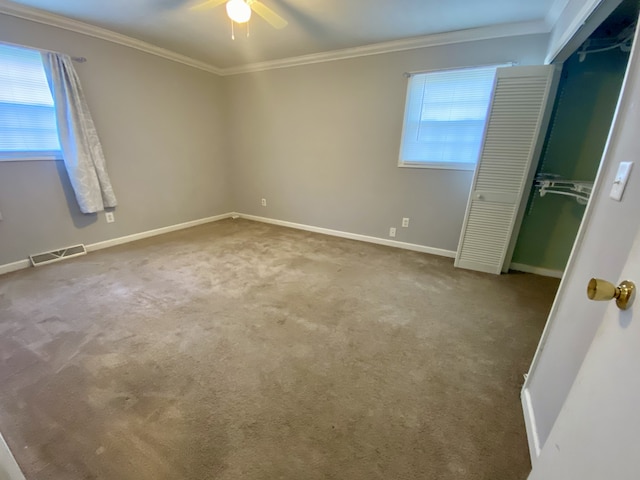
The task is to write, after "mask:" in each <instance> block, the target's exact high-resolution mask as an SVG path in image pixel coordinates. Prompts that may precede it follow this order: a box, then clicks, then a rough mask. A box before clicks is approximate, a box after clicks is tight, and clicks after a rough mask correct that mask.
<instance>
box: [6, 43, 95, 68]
mask: <svg viewBox="0 0 640 480" xmlns="http://www.w3.org/2000/svg"><path fill="white" fill-rule="evenodd" d="M0 45H9V46H10V47H18V48H28V49H29V50H36V51H38V52H41V53H57V54H58V55H66V54H64V53H61V52H56V51H55V50H47V49H46V48H37V47H30V46H28V45H19V44H17V43H11V42H4V41H3V42H0ZM71 60H73V61H74V62H77V63H85V62H86V61H87V59H86V57H71Z"/></svg>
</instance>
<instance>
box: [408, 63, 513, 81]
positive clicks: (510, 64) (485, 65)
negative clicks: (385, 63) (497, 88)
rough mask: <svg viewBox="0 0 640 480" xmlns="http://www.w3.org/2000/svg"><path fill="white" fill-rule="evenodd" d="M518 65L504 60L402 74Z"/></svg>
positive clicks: (409, 74) (409, 73) (409, 75)
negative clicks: (501, 61)
mask: <svg viewBox="0 0 640 480" xmlns="http://www.w3.org/2000/svg"><path fill="white" fill-rule="evenodd" d="M516 65H518V62H514V61H511V62H503V63H485V64H482V65H471V66H466V67H450V68H432V69H431V70H418V71H413V72H404V73H403V74H402V76H403V77H405V78H409V77H411V76H413V75H419V74H421V73H433V72H446V71H447V70H449V71H451V70H472V69H474V68H485V67H496V68H499V67H515V66H516Z"/></svg>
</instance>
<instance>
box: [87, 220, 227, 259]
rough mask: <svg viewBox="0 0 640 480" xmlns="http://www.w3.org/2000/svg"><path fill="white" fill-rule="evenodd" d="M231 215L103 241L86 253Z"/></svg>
mask: <svg viewBox="0 0 640 480" xmlns="http://www.w3.org/2000/svg"><path fill="white" fill-rule="evenodd" d="M231 215H233V214H232V213H223V214H222V215H215V216H213V217H206V218H199V219H198V220H192V221H190V222H184V223H178V224H176V225H169V226H168V227H162V228H156V229H155V230H147V231H146V232H140V233H134V234H133V235H127V236H124V237H118V238H112V239H111V240H105V241H103V242H97V243H91V244H89V245H87V246H86V247H87V252H95V251H96V250H102V249H103V248H109V247H115V246H116V245H122V244H123V243H129V242H135V241H136V240H142V239H143V238H149V237H155V236H156V235H162V234H163V233H169V232H175V231H176V230H184V229H185V228H191V227H197V226H198V225H203V224H205V223H211V222H217V221H219V220H224V219H225V218H230V217H231Z"/></svg>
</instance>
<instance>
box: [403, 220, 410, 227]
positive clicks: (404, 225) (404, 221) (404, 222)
mask: <svg viewBox="0 0 640 480" xmlns="http://www.w3.org/2000/svg"><path fill="white" fill-rule="evenodd" d="M402 226H403V227H404V228H407V227H408V226H409V218H408V217H404V218H403V219H402Z"/></svg>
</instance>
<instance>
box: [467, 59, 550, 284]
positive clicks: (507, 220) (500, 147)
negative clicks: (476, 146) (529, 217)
mask: <svg viewBox="0 0 640 480" xmlns="http://www.w3.org/2000/svg"><path fill="white" fill-rule="evenodd" d="M556 72H557V69H556V67H554V66H551V65H544V66H534V67H507V68H500V69H498V71H497V73H496V83H495V87H494V93H493V99H492V102H491V106H490V110H489V115H488V120H487V127H486V131H485V138H484V143H483V147H482V152H481V154H480V159H479V160H478V166H477V167H476V172H475V176H474V179H473V184H472V188H471V194H470V196H469V202H468V204H467V212H466V215H465V221H464V225H463V227H462V232H461V235H460V242H459V244H458V252H457V255H456V261H455V266H456V267H460V268H468V269H471V270H478V271H482V272H488V273H495V274H499V273H500V272H501V271H503V270H505V267H507V266H508V263H509V262H510V261H511V255H512V253H513V246H514V243H515V238H514V237H515V236H516V235H517V232H518V230H519V228H520V222H521V220H522V210H523V206H524V205H523V198H524V199H526V196H525V194H526V193H528V191H529V189H530V188H531V182H532V178H533V173H534V171H535V167H536V164H537V161H538V158H539V156H540V149H541V147H542V137H543V136H544V130H545V129H546V125H547V124H548V120H549V115H550V110H551V108H550V105H551V104H552V103H553V102H552V98H553V95H555V89H556V88H557V77H558V75H557V74H556ZM541 133H542V135H541Z"/></svg>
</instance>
